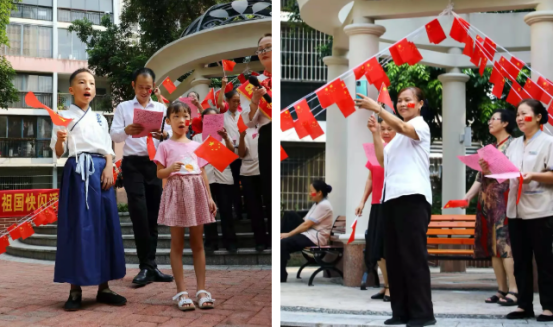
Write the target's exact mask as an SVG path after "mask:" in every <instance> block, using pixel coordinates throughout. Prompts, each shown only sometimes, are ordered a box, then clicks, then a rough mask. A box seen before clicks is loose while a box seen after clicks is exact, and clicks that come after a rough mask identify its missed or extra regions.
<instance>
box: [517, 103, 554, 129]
mask: <svg viewBox="0 0 554 328" xmlns="http://www.w3.org/2000/svg"><path fill="white" fill-rule="evenodd" d="M521 105H527V106H529V107H531V109H532V110H533V113H534V114H535V116H537V115H539V114H540V115H541V121H540V122H539V123H540V124H546V122H548V112H547V111H546V108H545V107H544V105H543V104H542V103H541V102H540V101H538V100H535V99H523V100H522V101H521V102H520V103H519V104H518V105H517V108H519V106H521Z"/></svg>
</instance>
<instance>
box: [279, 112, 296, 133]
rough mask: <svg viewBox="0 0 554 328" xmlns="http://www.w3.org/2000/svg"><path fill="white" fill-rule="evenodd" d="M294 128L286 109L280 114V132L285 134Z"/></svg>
mask: <svg viewBox="0 0 554 328" xmlns="http://www.w3.org/2000/svg"><path fill="white" fill-rule="evenodd" d="M293 127H294V121H293V119H292V116H291V115H290V112H289V110H288V109H285V110H284V111H283V112H282V113H281V131H283V132H285V131H288V130H290V129H292V128H293Z"/></svg>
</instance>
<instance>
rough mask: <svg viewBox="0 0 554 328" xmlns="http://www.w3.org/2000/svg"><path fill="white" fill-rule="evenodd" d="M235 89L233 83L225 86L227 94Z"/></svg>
mask: <svg viewBox="0 0 554 328" xmlns="http://www.w3.org/2000/svg"><path fill="white" fill-rule="evenodd" d="M233 87H234V86H233V83H232V82H227V84H226V85H225V93H227V92H231V91H233Z"/></svg>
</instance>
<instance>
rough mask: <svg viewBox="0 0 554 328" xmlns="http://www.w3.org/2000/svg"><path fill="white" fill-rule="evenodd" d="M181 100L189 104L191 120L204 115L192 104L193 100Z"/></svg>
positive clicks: (182, 98)
mask: <svg viewBox="0 0 554 328" xmlns="http://www.w3.org/2000/svg"><path fill="white" fill-rule="evenodd" d="M179 100H180V101H182V102H184V103H185V104H187V105H188V106H189V108H190V112H191V118H195V117H199V116H201V115H202V113H200V111H199V110H198V108H197V107H196V106H194V104H193V103H192V98H189V97H180V98H179Z"/></svg>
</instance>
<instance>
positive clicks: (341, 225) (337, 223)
mask: <svg viewBox="0 0 554 328" xmlns="http://www.w3.org/2000/svg"><path fill="white" fill-rule="evenodd" d="M335 227H346V221H341V222H335V225H334V226H333V228H335Z"/></svg>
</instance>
